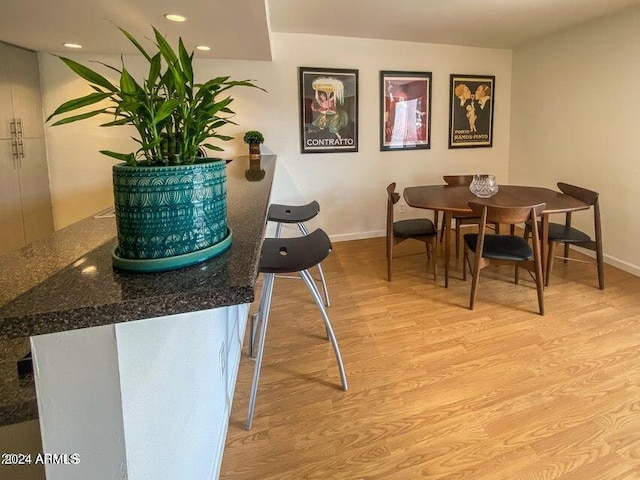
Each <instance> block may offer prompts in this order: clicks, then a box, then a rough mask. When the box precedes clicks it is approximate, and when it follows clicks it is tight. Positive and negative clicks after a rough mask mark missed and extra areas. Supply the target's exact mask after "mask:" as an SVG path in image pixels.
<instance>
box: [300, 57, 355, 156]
mask: <svg viewBox="0 0 640 480" xmlns="http://www.w3.org/2000/svg"><path fill="white" fill-rule="evenodd" d="M299 73H300V86H299V88H300V140H301V152H302V153H337V152H357V151H358V70H347V69H342V68H311V67H300V69H299Z"/></svg>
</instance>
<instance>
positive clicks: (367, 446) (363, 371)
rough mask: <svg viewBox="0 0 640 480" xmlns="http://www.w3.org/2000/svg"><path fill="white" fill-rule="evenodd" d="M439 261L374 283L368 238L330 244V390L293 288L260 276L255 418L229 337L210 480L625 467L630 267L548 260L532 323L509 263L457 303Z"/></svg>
mask: <svg viewBox="0 0 640 480" xmlns="http://www.w3.org/2000/svg"><path fill="white" fill-rule="evenodd" d="M420 248H422V247H421V244H419V243H417V242H411V241H407V242H405V243H403V244H402V245H400V246H398V247H397V249H396V254H398V255H402V254H403V253H411V252H416V251H420ZM452 257H453V256H452ZM438 260H439V270H440V272H439V279H438V282H437V283H434V281H433V280H432V278H431V273H430V270H429V269H428V267H427V264H426V258H425V256H424V255H408V256H403V257H401V258H397V259H395V262H394V279H393V282H391V283H389V282H387V281H386V260H385V247H384V239H382V238H377V239H369V240H359V241H353V242H343V243H336V244H334V251H333V253H332V254H331V255H330V257H329V258H328V259H327V260H326V261H325V262H324V263H323V266H324V269H325V274H326V277H327V281H328V284H329V291H330V295H331V301H332V306H331V307H330V309H329V316H330V318H331V321H332V323H333V326H334V329H335V331H336V336H337V338H338V341H339V344H340V348H341V350H342V355H343V358H344V363H345V369H346V373H347V377H348V380H349V391H347V392H343V391H342V390H341V389H340V388H339V387H340V378H339V375H338V370H337V367H336V363H335V358H334V356H333V352H332V349H331V346H330V344H329V342H328V341H327V340H326V338H325V336H324V328H323V326H322V323H321V320H320V317H319V314H318V312H317V310H316V307H315V305H314V304H313V303H312V300H311V297H310V295H309V294H308V292H307V291H306V290H305V289H304V285H303V283H302V282H301V281H298V280H287V279H278V280H276V286H275V292H274V299H273V303H272V312H271V317H270V321H269V330H268V334H267V343H266V348H265V356H264V363H263V368H262V375H261V379H260V388H259V391H258V399H257V407H256V413H255V417H254V426H253V429H252V430H251V431H246V430H244V422H245V419H246V412H247V402H248V391H249V387H250V382H251V378H252V375H253V365H254V363H253V361H252V360H250V359H249V358H247V356H246V342H245V352H244V356H243V359H242V361H241V364H240V372H239V375H238V377H239V378H238V383H237V388H236V393H235V400H234V405H233V410H232V415H231V423H230V425H229V433H228V438H227V444H226V449H225V454H224V460H223V464H222V472H221V478H222V479H229V480H231V479H233V480H245V479H246V480H249V479H260V480H269V479H272V480H275V479H278V480H284V479H296V480H299V479H349V480H351V479H365V478H366V479H398V480H405V479H415V478H429V479H437V480H441V479H447V480H450V479H451V480H453V479H455V480H462V479H473V480H485V479H487V480H489V479H490V480H497V479H510V480H511V479H513V480H519V479H535V480H552V479H561V480H613V479H636V478H640V278H638V277H635V276H633V275H630V274H628V273H625V272H622V271H620V270H617V269H615V268H612V267H609V266H607V267H606V282H607V286H606V290H604V291H600V290H599V289H598V288H597V276H596V271H595V267H592V266H588V265H584V264H579V263H575V262H574V263H569V264H564V263H562V262H561V261H556V264H555V268H554V272H553V275H552V277H551V285H550V286H549V287H548V288H547V289H546V291H545V301H546V311H547V314H546V315H545V316H540V315H538V314H537V313H536V312H537V304H536V292H535V285H534V283H533V282H532V281H530V279H529V278H528V275H527V274H526V272H523V273H522V274H521V279H522V280H521V284H520V285H519V286H518V285H514V284H513V269H512V268H509V267H489V268H487V269H485V270H483V271H482V274H481V278H480V283H479V287H478V297H477V301H476V309H475V311H470V310H468V302H469V290H470V284H471V282H470V281H467V282H463V281H462V280H461V269H460V264H458V265H457V267H456V265H455V259H452V263H453V264H454V270H453V276H452V279H451V280H450V287H449V288H448V289H445V288H444V287H443V278H442V270H443V268H442V266H443V264H442V257H441V256H440V257H439V258H438ZM460 261H461V260H460Z"/></svg>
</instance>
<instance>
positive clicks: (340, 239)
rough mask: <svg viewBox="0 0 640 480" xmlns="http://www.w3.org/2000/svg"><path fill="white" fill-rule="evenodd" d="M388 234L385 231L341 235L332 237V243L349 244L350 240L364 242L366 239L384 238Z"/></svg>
mask: <svg viewBox="0 0 640 480" xmlns="http://www.w3.org/2000/svg"><path fill="white" fill-rule="evenodd" d="M386 234H387V232H386V231H385V230H373V231H371V232H357V233H341V234H340V235H331V241H332V242H348V241H350V240H364V239H366V238H377V237H384V236H385V235H386Z"/></svg>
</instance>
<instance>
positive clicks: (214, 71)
mask: <svg viewBox="0 0 640 480" xmlns="http://www.w3.org/2000/svg"><path fill="white" fill-rule="evenodd" d="M272 48H273V62H247V61H209V60H201V61H199V62H198V63H197V66H196V71H197V73H198V74H199V75H200V77H201V78H206V77H211V76H215V75H221V74H224V75H231V76H232V77H234V78H252V79H256V80H257V82H258V84H260V85H261V86H262V87H264V88H265V89H267V90H268V91H269V94H268V95H267V94H263V93H262V92H259V91H255V90H247V89H244V90H242V89H239V90H237V91H236V92H235V93H234V98H236V100H235V102H234V104H233V106H235V111H236V112H237V113H238V115H237V118H236V121H237V122H238V124H239V126H238V127H233V128H229V129H227V130H226V133H229V134H231V135H234V134H235V135H237V136H238V137H239V138H237V139H236V140H234V141H233V142H230V143H228V144H226V145H223V146H224V148H225V149H226V152H224V154H223V155H222V156H224V157H233V156H236V155H240V154H245V152H246V146H245V145H244V144H243V143H242V140H241V137H242V134H243V133H244V132H245V131H247V130H250V129H258V130H261V131H263V133H264V134H265V138H266V142H265V144H264V145H263V147H262V148H263V153H275V154H277V155H278V159H279V166H278V170H277V178H276V184H275V186H274V192H273V196H272V199H273V201H275V202H290V203H302V202H307V201H310V200H312V199H317V200H318V201H319V202H320V205H321V207H322V211H321V214H320V216H319V217H318V219H317V222H316V223H315V225H313V224H312V225H311V227H314V226H322V228H324V229H325V230H327V232H328V233H329V234H330V235H331V236H332V238H333V239H334V240H341V239H352V238H362V237H368V236H374V235H382V233H383V229H384V222H385V205H386V203H385V202H386V194H385V187H386V185H387V184H388V183H390V182H392V181H396V182H397V183H398V186H399V188H404V187H405V186H407V185H419V184H426V183H441V182H442V175H444V174H457V173H477V172H488V173H493V174H495V175H497V177H498V180H499V181H503V182H506V180H507V177H508V154H509V128H510V124H509V112H510V109H511V106H510V99H511V51H509V50H497V49H482V48H467V47H457V46H447V45H431V44H419V43H408V42H393V41H383V40H369V39H354V38H342V37H327V36H317V35H301V34H272ZM74 58H78V59H80V60H82V61H84V60H87V59H89V58H95V57H92V56H88V57H87V56H79V57H74ZM101 60H106V61H107V62H109V63H111V62H116V64H117V62H118V61H119V58H118V57H110V58H102V59H101ZM125 61H126V62H127V65H129V64H130V63H131V65H132V66H131V68H130V69H131V70H134V72H137V69H136V67H141V66H142V64H141V63H139V59H135V58H133V59H130V58H126V59H125ZM136 61H138V62H136ZM134 64H135V65H134ZM299 66H307V67H333V68H356V69H358V70H359V94H360V98H359V122H360V125H359V134H360V135H359V137H360V138H359V151H358V152H357V153H333V154H313V155H302V154H300V140H299V135H300V134H299V131H300V127H299V106H298V70H297V69H298V67H299ZM41 69H42V77H43V78H42V84H43V96H44V106H45V112H51V111H53V109H55V107H56V106H57V105H59V104H60V103H62V102H63V101H65V100H67V99H69V98H70V97H73V96H74V95H75V96H78V95H80V94H81V93H83V91H84V90H82V88H81V86H80V85H81V84H82V82H79V81H76V80H75V79H74V77H73V74H71V73H70V72H68V71H67V68H66V66H64V65H63V64H62V62H60V60H58V59H56V58H54V57H51V56H48V55H41ZM138 70H139V68H138ZM380 70H406V71H430V72H432V73H433V90H432V95H433V101H432V121H431V128H432V132H431V142H432V148H431V149H430V150H418V151H399V152H380V151H379V133H378V129H379V118H380V112H379V72H380ZM138 73H142V72H138ZM451 73H458V74H488V75H495V76H496V91H495V121H494V144H493V145H494V146H493V148H475V149H458V150H449V149H448V148H447V136H448V115H449V114H448V109H449V101H448V98H449V75H450V74H451ZM87 92H88V91H87ZM97 123H98V122H97V121H96V122H85V123H84V124H83V123H78V124H75V125H69V126H63V127H53V128H51V127H50V128H48V129H47V136H48V142H49V161H50V163H51V183H52V194H53V202H54V212H55V219H56V226H57V227H58V228H60V227H62V226H64V225H67V224H68V223H71V222H73V221H76V220H78V219H80V218H83V217H84V216H86V215H89V214H91V213H93V212H95V211H97V210H99V209H100V208H104V207H106V206H108V205H109V204H110V202H111V199H110V188H111V187H110V181H111V180H110V173H109V169H110V165H111V162H110V161H109V160H108V159H107V158H106V157H104V158H100V157H101V155H100V154H98V153H96V152H97V150H99V149H105V148H106V149H112V150H117V147H116V146H114V145H115V144H121V143H122V138H123V137H125V135H124V134H123V132H122V131H121V130H118V129H119V128H120V127H117V128H109V129H97V128H95V125H96V124H97ZM409 210H410V209H409ZM418 213H419V214H425V213H424V212H418ZM415 214H416V212H407V214H406V215H415Z"/></svg>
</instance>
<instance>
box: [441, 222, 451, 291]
mask: <svg viewBox="0 0 640 480" xmlns="http://www.w3.org/2000/svg"><path fill="white" fill-rule="evenodd" d="M451 217H452V214H451V212H448V211H445V212H444V225H443V227H442V228H444V288H449V254H450V253H451Z"/></svg>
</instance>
